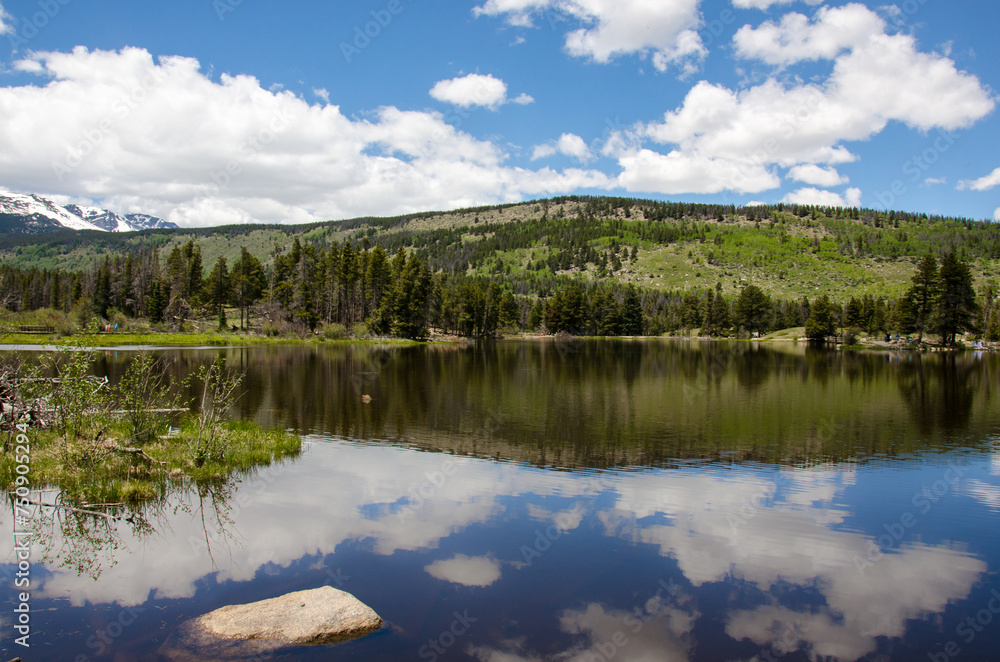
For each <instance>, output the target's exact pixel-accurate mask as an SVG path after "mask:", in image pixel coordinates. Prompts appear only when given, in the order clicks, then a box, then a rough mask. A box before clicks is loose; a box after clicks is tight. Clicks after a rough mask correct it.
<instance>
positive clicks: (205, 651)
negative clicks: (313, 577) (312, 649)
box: [160, 586, 382, 662]
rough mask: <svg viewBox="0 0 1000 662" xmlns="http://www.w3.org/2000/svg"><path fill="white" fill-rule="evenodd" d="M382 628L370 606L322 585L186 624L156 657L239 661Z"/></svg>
mask: <svg viewBox="0 0 1000 662" xmlns="http://www.w3.org/2000/svg"><path fill="white" fill-rule="evenodd" d="M380 627H382V619H381V618H380V617H379V615H378V614H376V613H375V612H374V611H373V610H372V609H371V607H369V606H368V605H366V604H364V603H363V602H361V601H360V600H358V599H357V598H355V597H354V596H353V595H351V594H350V593H345V592H344V591H338V590H337V589H335V588H333V587H331V586H322V587H320V588H317V589H312V590H310V591H298V592H296V593H289V594H288V595H283V596H281V597H279V598H271V599H270V600H262V601H260V602H253V603H250V604H246V605H233V606H229V607H223V608H221V609H216V610H215V611H213V612H211V613H208V614H205V615H204V616H199V617H198V618H195V619H193V620H190V621H187V622H186V623H184V624H182V625H181V626H180V628H178V630H177V632H175V633H174V635H173V636H171V637H170V639H169V640H168V641H167V642H166V643H165V644H164V646H163V648H161V650H160V653H161V654H163V655H164V656H165V657H167V658H168V659H170V660H177V661H178V662H181V661H186V660H239V659H245V658H251V657H257V656H260V655H262V654H266V653H269V652H272V651H275V650H278V649H279V648H284V647H286V646H316V645H322V644H335V643H339V642H342V641H348V640H350V639H356V638H358V637H363V636H365V635H367V634H370V633H372V632H374V631H375V630H378V629H379V628H380Z"/></svg>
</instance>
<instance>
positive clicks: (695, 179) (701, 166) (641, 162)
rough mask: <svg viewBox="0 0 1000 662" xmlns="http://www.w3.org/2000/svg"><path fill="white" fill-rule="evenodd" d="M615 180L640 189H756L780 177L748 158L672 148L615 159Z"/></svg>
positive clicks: (765, 187)
mask: <svg viewBox="0 0 1000 662" xmlns="http://www.w3.org/2000/svg"><path fill="white" fill-rule="evenodd" d="M618 162H619V164H620V165H621V167H622V173H621V174H620V175H619V176H618V184H619V186H621V187H622V188H624V189H626V190H628V191H634V192H643V193H664V194H668V195H670V194H680V193H704V194H709V193H720V192H721V191H725V190H727V189H728V190H733V191H738V192H740V193H758V192H760V191H766V190H768V189H773V188H777V187H778V186H780V185H781V180H780V178H779V177H778V176H777V175H776V174H774V173H773V172H771V171H770V170H768V169H767V168H765V167H763V166H761V165H759V164H757V163H754V162H753V161H751V160H742V161H741V160H733V159H718V158H709V157H705V156H701V155H698V154H688V153H685V152H683V151H678V150H675V151H673V152H670V153H669V154H660V153H659V152H654V151H652V150H649V149H641V150H638V151H634V152H629V153H626V154H622V155H621V156H619V159H618Z"/></svg>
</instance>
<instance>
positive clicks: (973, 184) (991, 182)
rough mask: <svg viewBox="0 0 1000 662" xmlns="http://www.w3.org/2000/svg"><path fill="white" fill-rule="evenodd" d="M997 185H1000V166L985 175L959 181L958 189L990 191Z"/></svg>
mask: <svg viewBox="0 0 1000 662" xmlns="http://www.w3.org/2000/svg"><path fill="white" fill-rule="evenodd" d="M997 186H1000V168H997V169H996V170H994V171H993V172H991V173H990V174H988V175H986V176H985V177H980V178H979V179H974V180H971V181H962V182H959V183H958V189H959V190H960V191H965V190H971V191H989V190H990V189H992V188H995V187H997Z"/></svg>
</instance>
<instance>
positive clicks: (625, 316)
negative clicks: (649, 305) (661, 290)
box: [621, 284, 644, 336]
mask: <svg viewBox="0 0 1000 662" xmlns="http://www.w3.org/2000/svg"><path fill="white" fill-rule="evenodd" d="M621 315H622V334H623V335H626V336H641V335H643V331H644V328H643V327H644V324H643V321H644V320H643V315H642V300H641V299H640V298H639V290H638V289H637V288H636V286H635V285H632V284H629V286H628V288H626V290H625V300H624V301H623V302H622V312H621Z"/></svg>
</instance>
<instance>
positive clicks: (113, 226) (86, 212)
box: [66, 205, 133, 232]
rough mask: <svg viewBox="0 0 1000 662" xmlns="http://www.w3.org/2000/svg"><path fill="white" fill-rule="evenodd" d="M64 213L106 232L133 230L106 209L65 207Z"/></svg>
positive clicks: (126, 222)
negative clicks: (77, 217)
mask: <svg viewBox="0 0 1000 662" xmlns="http://www.w3.org/2000/svg"><path fill="white" fill-rule="evenodd" d="M66 211H68V212H70V213H71V214H75V215H77V216H79V217H80V218H82V219H83V220H85V221H87V222H88V223H92V224H94V225H96V226H97V227H99V228H100V229H102V230H105V231H107V232H132V229H133V228H132V226H131V225H129V224H128V221H126V220H125V218H124V217H122V216H119V215H118V214H116V213H114V212H113V211H108V210H107V209H101V208H99V207H83V206H81V205H66Z"/></svg>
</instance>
